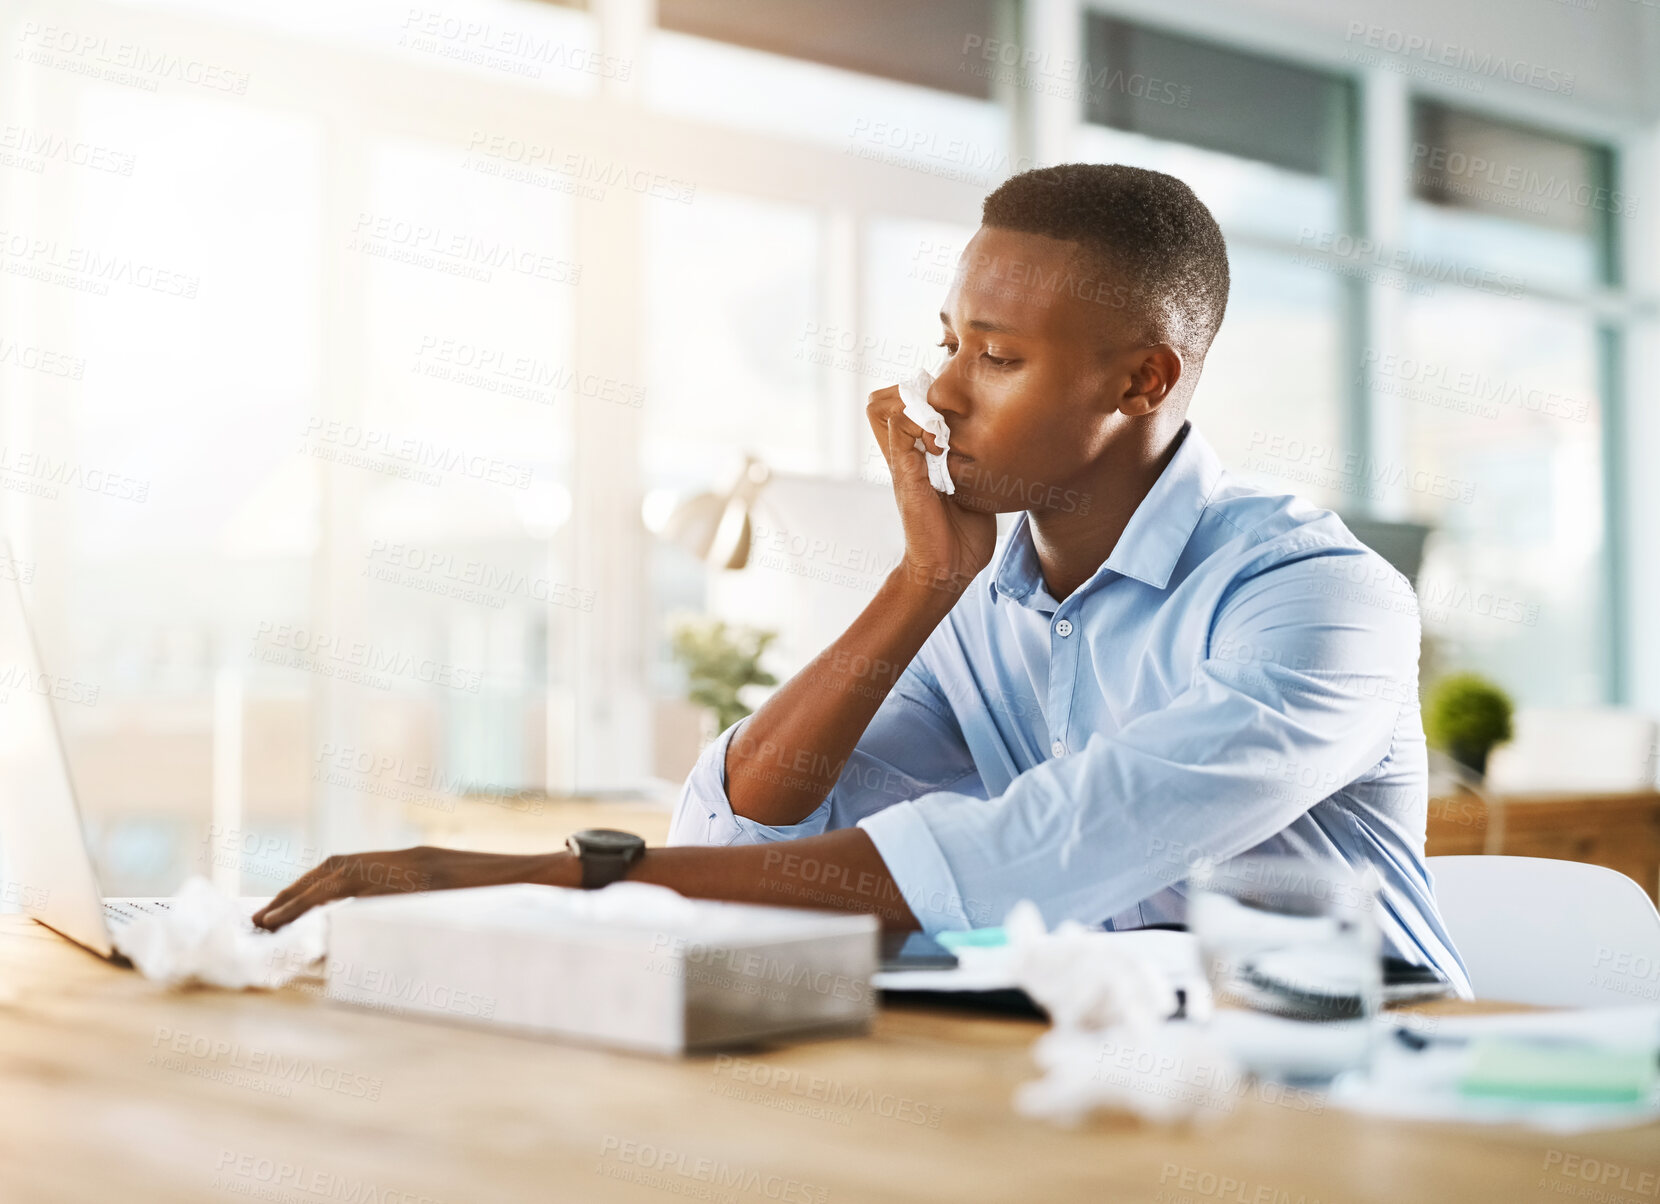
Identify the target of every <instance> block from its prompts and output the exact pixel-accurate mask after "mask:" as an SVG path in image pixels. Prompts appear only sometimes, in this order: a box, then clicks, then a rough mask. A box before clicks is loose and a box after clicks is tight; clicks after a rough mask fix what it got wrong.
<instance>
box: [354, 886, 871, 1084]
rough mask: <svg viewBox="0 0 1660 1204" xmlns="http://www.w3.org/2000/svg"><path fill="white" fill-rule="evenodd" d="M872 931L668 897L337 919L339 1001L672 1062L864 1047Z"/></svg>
mask: <svg viewBox="0 0 1660 1204" xmlns="http://www.w3.org/2000/svg"><path fill="white" fill-rule="evenodd" d="M877 929H878V925H877V922H876V918H875V917H874V916H868V915H849V914H841V913H834V912H821V911H806V910H799V909H795V908H781V907H757V906H751V905H749V904H743V903H714V902H706V901H703V900H692V899H684V898H682V897H681V896H679V895H677V894H675V893H674V892H672V891H669V890H666V889H665V888H663V887H658V886H648V885H644V884H641V883H629V882H623V883H617V884H616V885H613V886H610V887H607V888H606V889H605V890H602V891H594V892H586V891H573V890H561V889H559V888H557V887H551V886H534V885H513V886H487V887H477V888H472V889H467V890H446V891H434V892H430V893H424V894H415V895H394V896H382V897H375V898H366V899H354V900H352V901H351V902H350V903H347V904H344V905H342V906H340V907H337V908H335V909H333V910H332V911H331V912H330V915H329V933H328V963H327V969H326V982H327V987H326V995H327V998H329V999H331V1000H336V1001H338V1002H341V1003H348V1004H354V1005H358V1006H361V1007H369V1008H376V1009H380V1010H384V1011H389V1012H395V1013H399V1014H404V1015H417V1016H430V1017H433V1018H436V1019H443V1020H455V1021H461V1022H463V1023H474V1024H490V1025H499V1026H501V1027H503V1028H508V1029H512V1030H515V1031H518V1032H522V1033H531V1034H545V1035H549V1036H556V1037H562V1038H568V1039H571V1040H577V1041H584V1042H591V1043H595V1044H600V1045H609V1046H615V1047H617V1048H622V1049H630V1050H639V1051H644V1052H651V1053H661V1054H679V1053H687V1052H694V1051H702V1050H712V1049H719V1048H722V1047H725V1046H731V1045H740V1044H745V1043H748V1042H753V1041H758V1040H776V1039H779V1038H787V1037H798V1036H805V1035H808V1034H819V1033H824V1032H837V1031H862V1030H863V1029H865V1028H866V1027H868V1025H869V1023H870V1017H871V1014H872V1012H873V1011H874V1008H875V991H874V989H873V988H872V987H871V985H870V978H871V975H872V973H874V972H875V970H876V965H877Z"/></svg>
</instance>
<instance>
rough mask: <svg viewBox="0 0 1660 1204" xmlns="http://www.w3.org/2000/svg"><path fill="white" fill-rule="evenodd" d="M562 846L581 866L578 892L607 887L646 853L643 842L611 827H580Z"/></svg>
mask: <svg viewBox="0 0 1660 1204" xmlns="http://www.w3.org/2000/svg"><path fill="white" fill-rule="evenodd" d="M565 847H566V848H567V849H569V850H570V851H571V852H573V853H575V854H576V858H577V860H578V861H580V862H581V863H582V889H583V890H598V889H599V888H600V887H602V886H610V885H611V884H612V883H613V882H616V881H618V880H619V879H621V878H622V877H623V875H625V874H627V873H628V867H629V866H631V865H633V864H634V863H635V862H636V861H638V860H639V859H640V857H641V856H642V855H643V854H644V853H645V851H646V842H645V841H643V840H641V839H640V838H639V837H638V836H636V835H634V833H632V832H618V831H617V830H616V829H614V828H584V829H583V830H582V831H580V832H572V833H571V835H570V838H569V839H567V840H566V841H565Z"/></svg>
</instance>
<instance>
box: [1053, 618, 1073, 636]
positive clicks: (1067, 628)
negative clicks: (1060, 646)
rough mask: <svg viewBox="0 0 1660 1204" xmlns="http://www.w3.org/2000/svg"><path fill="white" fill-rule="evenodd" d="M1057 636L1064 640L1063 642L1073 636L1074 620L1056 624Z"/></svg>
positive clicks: (1063, 620) (1065, 620)
mask: <svg viewBox="0 0 1660 1204" xmlns="http://www.w3.org/2000/svg"><path fill="white" fill-rule="evenodd" d="M1055 634H1056V635H1058V636H1060V637H1061V639H1063V640H1064V639H1065V638H1066V637H1067V636H1069V635H1071V634H1072V620H1071V619H1062V620H1061V621H1060V622H1059V623H1056V624H1055Z"/></svg>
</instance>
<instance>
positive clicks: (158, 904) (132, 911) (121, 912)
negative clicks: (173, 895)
mask: <svg viewBox="0 0 1660 1204" xmlns="http://www.w3.org/2000/svg"><path fill="white" fill-rule="evenodd" d="M171 910H172V907H171V906H169V905H168V903H167V902H166V901H165V900H163V899H141V900H139V901H137V902H128V901H126V900H123V901H121V902H116V901H115V900H114V899H105V900H104V919H106V920H108V921H109V922H110V925H111V926H112V927H120V926H121V925H124V924H131V923H132V922H133V921H134V920H136V919H138V917H139V916H154V915H160V914H161V913H162V912H164V911H171Z"/></svg>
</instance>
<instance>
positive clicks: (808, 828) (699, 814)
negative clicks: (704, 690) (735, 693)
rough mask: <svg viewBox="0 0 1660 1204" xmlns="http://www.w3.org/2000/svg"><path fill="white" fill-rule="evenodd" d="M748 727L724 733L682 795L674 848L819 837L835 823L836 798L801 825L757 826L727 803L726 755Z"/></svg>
mask: <svg viewBox="0 0 1660 1204" xmlns="http://www.w3.org/2000/svg"><path fill="white" fill-rule="evenodd" d="M742 726H743V721H742V720H740V721H739V722H737V723H734V724H733V725H732V726H731V727H729V728H727V729H726V730H725V731H724V732H722V733H721V734H720V735H719V736H718V737H717V738H716V739H715V741H714V742H713V743H712V744H710V745H709V747H708V748H706V749H704V750H703V755H702V756H700V757H699V758H698V759H697V764H696V765H694V766H693V767H692V772H691V773H690V774H688V775H687V776H686V784H685V785H684V786H683V787H681V789H680V799H679V801H678V802H677V803H676V804H675V807H674V818H673V819H671V820H670V821H669V839H668V842H667V843H669V844H671V845H687V844H694V845H731V844H767V843H769V842H771V841H775V840H796V839H798V838H799V837H802V836H817V835H818V834H819V833H821V832H823V831H824V829H825V827H826V826H827V825H828V824H829V821H830V798H829V796H828V795H826V796H825V799H824V801H823V802H821V803H820V804H819V805H818V806H817V807H815V808H813V811H812V814H810V815H808V816H807V817H806V818H805V819H803V820H802V821H801V822H799V823H794V824H779V825H777V826H773V825H770V824H762V823H757V822H756V821H754V820H753V819H746V818H744V817H743V816H741V815H737V814H734V813H733V811H732V803H731V800H730V799H728V798H727V797H726V749H727V746H728V745H730V744H731V743H732V737H733V735H734V734H735V733H736V732H737V730H738V729H739V728H740V727H742Z"/></svg>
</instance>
